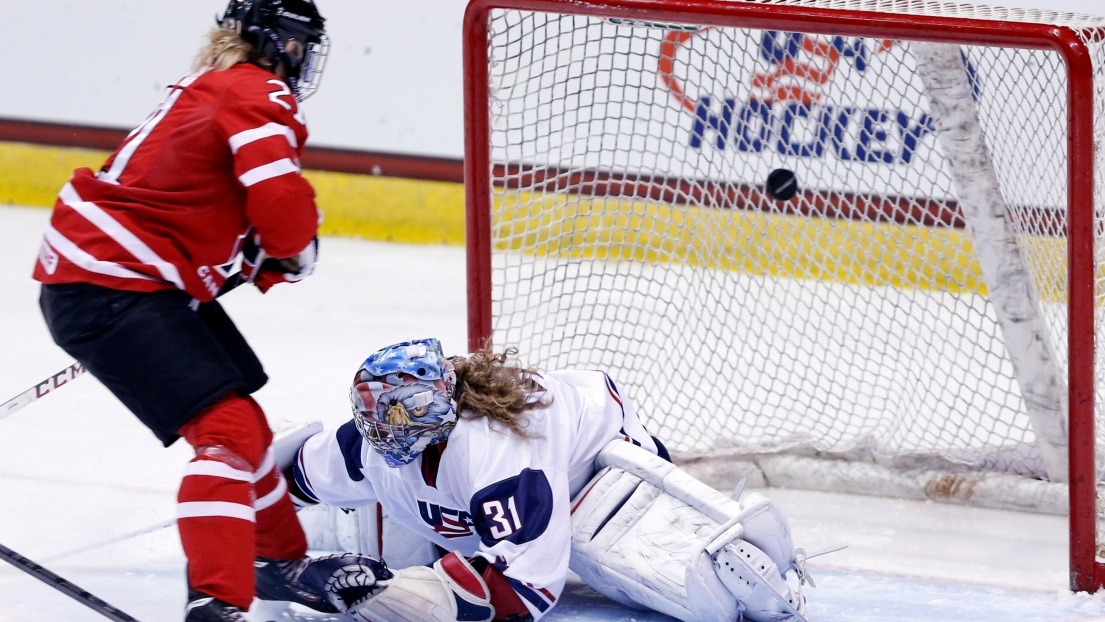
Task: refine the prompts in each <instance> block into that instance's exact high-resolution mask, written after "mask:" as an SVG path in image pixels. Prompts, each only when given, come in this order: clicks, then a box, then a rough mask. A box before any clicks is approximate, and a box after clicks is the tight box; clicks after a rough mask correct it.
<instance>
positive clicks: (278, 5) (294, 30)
mask: <svg viewBox="0 0 1105 622" xmlns="http://www.w3.org/2000/svg"><path fill="white" fill-rule="evenodd" d="M218 22H219V26H221V27H223V28H231V29H233V30H236V31H237V32H238V34H240V35H241V36H242V39H244V40H245V41H246V42H247V43H249V44H250V45H251V46H253V49H254V51H256V52H258V53H260V54H261V55H262V56H264V57H265V58H267V59H269V60H270V61H272V65H273V68H275V67H276V66H277V65H283V66H284V70H285V71H286V72H287V74H288V77H287V80H288V86H290V87H291V89H292V92H293V93H295V98H296V100H298V101H303V100H305V99H307V98H308V97H310V96H311V95H313V94H314V92H315V91H316V90H318V85H319V81H320V80H321V79H322V70H323V67H324V66H325V65H326V55H327V53H329V51H330V39H329V38H327V36H326V27H325V23H326V20H325V19H324V18H323V17H322V15H320V14H319V12H318V9H317V8H316V7H315V3H314V2H312V0H230V4H229V5H228V6H227V7H226V13H224V14H223V16H222V18H221V19H219V20H218Z"/></svg>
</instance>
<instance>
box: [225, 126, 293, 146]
mask: <svg viewBox="0 0 1105 622" xmlns="http://www.w3.org/2000/svg"><path fill="white" fill-rule="evenodd" d="M270 136H283V137H284V138H285V139H287V141H288V144H289V145H291V146H292V148H293V149H295V148H298V147H299V141H297V140H296V137H295V132H293V131H292V128H290V127H288V126H287V125H281V124H280V123H266V124H264V125H262V126H261V127H255V128H253V129H252V130H246V131H244V132H238V133H237V134H235V135H233V136H231V137H230V140H229V141H228V142H229V143H230V152H231V153H238V150H239V149H241V148H242V147H243V146H245V145H248V144H250V143H252V142H256V141H258V140H261V139H263V138H268V137H270Z"/></svg>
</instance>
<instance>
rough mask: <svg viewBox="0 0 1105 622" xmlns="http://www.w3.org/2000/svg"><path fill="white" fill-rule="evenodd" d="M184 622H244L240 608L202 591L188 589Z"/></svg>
mask: <svg viewBox="0 0 1105 622" xmlns="http://www.w3.org/2000/svg"><path fill="white" fill-rule="evenodd" d="M184 622H246V617H245V615H244V614H243V613H242V610H241V609H239V608H237V607H235V606H234V605H231V604H229V603H224V602H223V601H221V600H219V599H217V598H214V597H212V596H208V595H207V594H204V593H202V592H196V591H194V590H188V604H187V605H186V606H185V607H184Z"/></svg>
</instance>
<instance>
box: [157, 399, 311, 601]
mask: <svg viewBox="0 0 1105 622" xmlns="http://www.w3.org/2000/svg"><path fill="white" fill-rule="evenodd" d="M255 409H256V405H255V404H254V403H253V401H252V400H250V399H248V398H243V397H241V396H238V395H237V394H235V393H228V394H227V395H225V396H223V397H222V398H221V399H219V400H218V401H217V402H215V403H214V404H212V405H211V406H209V407H208V408H206V409H204V410H203V412H201V413H200V414H199V415H198V416H196V417H195V418H193V419H192V421H190V422H189V423H187V424H185V425H184V427H182V428H181V429H180V435H181V436H183V437H184V439H185V440H187V441H188V443H189V444H190V445H192V447H194V448H195V450H196V456H195V458H193V460H192V462H190V463H189V465H188V467H187V468H186V470H185V475H184V480H183V481H182V482H181V486H180V492H179V493H178V496H177V501H178V505H177V526H178V528H179V530H180V540H181V545H182V546H183V548H184V554H185V556H186V557H187V558H188V586H189V588H190V589H191V590H192V591H194V592H198V593H200V594H202V595H206V596H213V597H215V598H217V599H219V600H221V601H224V602H227V603H230V604H232V605H236V606H238V607H240V608H242V609H243V610H245V609H248V608H249V605H250V603H251V602H253V596H254V567H253V562H254V557H255V550H256V536H255V524H256V514H257V512H256V510H255V508H254V506H253V499H254V492H253V491H254V488H253V478H254V473H255V472H256V471H257V470H258V467H259V466H260V465H261V461H262V459H263V457H264V455H265V444H264V432H263V431H262V429H261V427H260V426H259V425H258V419H257V414H256V412H255ZM304 548H305V547H304ZM300 557H302V555H300ZM193 600H194V599H193Z"/></svg>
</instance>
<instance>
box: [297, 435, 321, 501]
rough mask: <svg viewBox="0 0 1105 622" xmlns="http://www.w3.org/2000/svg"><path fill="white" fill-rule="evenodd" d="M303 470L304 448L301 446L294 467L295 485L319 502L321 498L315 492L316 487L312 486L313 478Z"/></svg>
mask: <svg viewBox="0 0 1105 622" xmlns="http://www.w3.org/2000/svg"><path fill="white" fill-rule="evenodd" d="M303 471H304V466H303V449H302V448H300V450H299V454H298V455H297V456H296V458H295V466H294V468H293V469H292V475H293V476H294V477H295V485H296V486H297V487H299V490H300V492H302V493H303V494H305V495H307V497H308V499H309V500H310V501H313V502H314V503H318V502H319V498H318V495H316V494H315V491H314V489H313V488H312V487H311V480H309V479H308V478H307V474H306V473H304V472H303Z"/></svg>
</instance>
